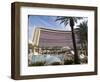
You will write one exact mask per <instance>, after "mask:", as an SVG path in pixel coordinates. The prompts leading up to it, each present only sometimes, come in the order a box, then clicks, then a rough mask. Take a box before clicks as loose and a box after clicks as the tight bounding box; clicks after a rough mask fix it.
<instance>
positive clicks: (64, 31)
mask: <svg viewBox="0 0 100 82" xmlns="http://www.w3.org/2000/svg"><path fill="white" fill-rule="evenodd" d="M36 29H40V30H45V31H52V32H53V31H54V32H65V33H66V32H71V31H64V30H55V29H47V28H36Z"/></svg>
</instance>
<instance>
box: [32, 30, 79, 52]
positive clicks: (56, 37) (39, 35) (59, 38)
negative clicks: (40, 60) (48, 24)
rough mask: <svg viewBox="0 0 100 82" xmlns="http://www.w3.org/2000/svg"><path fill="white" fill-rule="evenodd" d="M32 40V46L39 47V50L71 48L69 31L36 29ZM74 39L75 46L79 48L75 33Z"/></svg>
mask: <svg viewBox="0 0 100 82" xmlns="http://www.w3.org/2000/svg"><path fill="white" fill-rule="evenodd" d="M32 38H33V39H32V43H33V46H39V47H40V48H42V47H55V46H57V47H69V48H73V43H72V35H71V31H61V30H52V29H45V28H36V29H35V31H34V34H33V37H32ZM75 38H76V44H77V46H79V45H80V44H78V37H77V35H76V33H75ZM34 52H35V51H34Z"/></svg>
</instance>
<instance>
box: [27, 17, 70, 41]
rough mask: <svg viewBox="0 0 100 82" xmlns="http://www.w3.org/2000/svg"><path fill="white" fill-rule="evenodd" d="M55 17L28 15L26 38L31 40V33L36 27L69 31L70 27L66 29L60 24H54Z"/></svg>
mask: <svg viewBox="0 0 100 82" xmlns="http://www.w3.org/2000/svg"><path fill="white" fill-rule="evenodd" d="M56 18H57V16H43V15H29V16H28V35H29V36H28V37H29V39H30V40H31V38H32V31H33V29H35V27H36V26H41V27H43V28H47V29H55V30H70V26H69V25H67V26H66V27H65V26H64V24H60V23H59V22H56V21H55V20H56Z"/></svg>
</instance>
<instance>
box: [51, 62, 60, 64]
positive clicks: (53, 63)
mask: <svg viewBox="0 0 100 82" xmlns="http://www.w3.org/2000/svg"><path fill="white" fill-rule="evenodd" d="M51 65H61V64H60V63H59V62H54V63H52V64H51Z"/></svg>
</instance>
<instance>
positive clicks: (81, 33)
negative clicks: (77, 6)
mask: <svg viewBox="0 0 100 82" xmlns="http://www.w3.org/2000/svg"><path fill="white" fill-rule="evenodd" d="M87 23H88V22H87V21H83V22H82V23H80V25H78V27H79V28H77V35H78V37H79V43H80V44H81V47H82V49H85V50H86V53H87V29H88V25H87Z"/></svg>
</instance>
